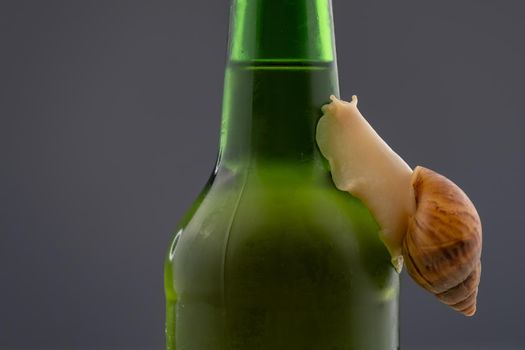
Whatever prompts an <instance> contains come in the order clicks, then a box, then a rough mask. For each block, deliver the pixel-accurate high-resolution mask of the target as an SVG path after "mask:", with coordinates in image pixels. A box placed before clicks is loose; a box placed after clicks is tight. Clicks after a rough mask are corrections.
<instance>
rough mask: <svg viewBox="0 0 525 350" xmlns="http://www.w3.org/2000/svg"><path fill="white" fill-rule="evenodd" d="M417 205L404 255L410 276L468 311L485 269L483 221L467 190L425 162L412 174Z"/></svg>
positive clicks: (472, 310) (473, 304)
mask: <svg viewBox="0 0 525 350" xmlns="http://www.w3.org/2000/svg"><path fill="white" fill-rule="evenodd" d="M412 186H413V188H414V194H415V200H416V210H415V213H414V215H413V216H411V217H410V218H409V222H408V228H407V233H406V235H405V238H404V240H403V248H402V249H403V257H404V259H405V264H406V266H407V270H408V273H409V274H410V276H411V277H412V278H413V279H414V280H415V281H416V282H417V283H418V284H419V285H420V286H422V287H423V288H425V289H427V290H428V291H430V292H431V293H433V294H434V295H436V296H437V297H438V298H439V299H440V300H441V301H442V302H443V303H445V304H447V305H449V306H450V307H452V308H453V309H455V310H457V311H459V312H461V313H463V314H464V315H466V316H472V315H474V313H475V312H476V299H477V294H478V285H479V282H480V274H481V247H482V236H481V231H482V229H481V221H480V218H479V215H478V213H477V211H476V208H475V207H474V205H473V204H472V202H471V201H470V199H469V198H468V197H467V195H466V194H465V193H464V192H463V191H462V190H461V189H460V188H459V187H458V186H457V185H456V184H454V183H453V182H452V181H450V180H449V179H447V178H446V177H444V176H442V175H440V174H438V173H436V172H434V171H432V170H430V169H427V168H424V167H417V168H416V169H415V170H414V173H413V175H412Z"/></svg>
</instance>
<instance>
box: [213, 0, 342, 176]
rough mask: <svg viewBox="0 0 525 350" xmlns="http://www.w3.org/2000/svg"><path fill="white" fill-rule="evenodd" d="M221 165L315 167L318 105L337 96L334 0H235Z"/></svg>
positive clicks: (318, 161) (318, 162) (318, 160)
mask: <svg viewBox="0 0 525 350" xmlns="http://www.w3.org/2000/svg"><path fill="white" fill-rule="evenodd" d="M229 43H230V45H229V59H228V64H227V67H226V74H225V85H224V100H223V115H222V127H221V147H220V163H221V164H229V165H230V166H234V167H237V166H241V167H242V166H247V165H249V166H250V167H251V168H254V167H259V166H269V165H278V166H286V167H292V166H294V165H299V166H301V167H304V166H311V165H314V166H318V167H321V168H322V164H323V158H322V156H321V154H320V153H319V151H318V148H317V145H316V143H315V129H316V125H317V122H318V120H319V118H320V117H321V106H322V105H323V104H325V103H327V102H329V96H330V95H331V94H334V95H339V86H338V77H337V64H336V59H335V56H336V55H335V42H334V35H333V23H332V11H331V0H294V1H282V0H233V6H232V11H231V23H230V42H229Z"/></svg>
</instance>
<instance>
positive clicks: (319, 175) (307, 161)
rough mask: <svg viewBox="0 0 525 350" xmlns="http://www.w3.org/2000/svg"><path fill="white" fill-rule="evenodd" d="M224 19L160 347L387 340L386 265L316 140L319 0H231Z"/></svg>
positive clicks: (323, 97) (390, 275) (329, 69)
mask: <svg viewBox="0 0 525 350" xmlns="http://www.w3.org/2000/svg"><path fill="white" fill-rule="evenodd" d="M281 5H282V6H281ZM281 7H282V10H283V11H285V12H286V11H287V12H286V13H289V12H290V11H292V12H293V14H294V15H293V16H291V17H290V19H289V20H288V22H286V23H284V21H286V16H283V15H282V14H275V11H276V10H277V9H279V8H281ZM270 9H271V10H272V11H273V12H271V13H274V14H275V16H270V15H269V13H270V12H269V11H270ZM246 18H251V19H252V20H251V21H248V20H246ZM290 22H291V23H290ZM289 26H292V28H295V30H290V31H288V30H284V29H283V28H288V27H289ZM267 27H268V28H267ZM321 27H322V28H321ZM231 28H233V29H232V31H231V36H232V39H231V40H232V41H231V45H230V47H231V48H232V49H231V50H230V53H231V57H230V60H229V62H228V66H227V68H226V74H225V90H224V101H223V116H222V118H223V124H222V130H221V145H220V155H219V160H218V164H217V167H216V170H215V171H214V173H213V175H212V177H211V179H210V181H209V182H208V184H207V185H206V187H205V189H204V190H203V192H202V194H201V195H200V196H199V198H198V199H197V200H196V202H195V203H194V205H193V207H192V208H191V209H190V210H189V212H188V214H187V215H186V217H185V218H184V219H183V220H182V222H181V224H180V228H179V229H178V230H177V232H176V234H175V235H174V238H173V241H172V243H171V246H170V249H169V253H168V255H167V259H166V267H165V286H166V297H167V304H166V335H167V348H168V349H170V350H183V349H184V350H222V349H243V350H252V349H261V350H263V349H264V350H270V349H271V350H280V349H283V350H285V349H286V350H296V349H297V350H299V349H301V350H308V349H312V350H313V349H316V350H318V349H327V350H328V349H329V350H343V349H344V350H349V349H354V350H368V349H369V350H394V349H397V348H398V288H399V280H398V275H397V274H396V273H395V271H394V269H393V268H392V266H391V265H390V257H389V254H388V252H387V250H386V248H385V247H384V245H383V244H382V243H381V241H380V240H379V236H378V226H377V224H376V222H375V221H374V219H373V217H372V216H371V214H370V212H369V211H368V210H367V209H366V208H365V206H364V205H363V204H362V203H361V202H360V201H358V200H357V199H355V198H354V197H352V196H350V195H348V194H347V193H346V192H340V191H338V190H337V189H336V188H335V187H334V185H333V183H332V180H331V178H330V174H329V171H328V170H327V167H326V164H325V163H324V160H323V158H322V156H321V155H320V153H319V151H318V149H317V146H316V144H315V127H316V124H317V121H318V119H319V117H320V116H321V111H320V107H321V106H322V105H323V104H324V103H326V102H328V97H329V96H330V94H336V95H337V94H338V81H337V69H336V63H335V60H334V59H333V58H334V57H335V53H334V46H333V30H332V24H331V9H330V2H329V1H307V0H304V1H277V0H273V1H271V0H260V1H241V0H238V1H236V2H234V6H233V7H232V25H231ZM279 28H281V29H280V30H279ZM267 32H271V33H273V34H271V35H270V34H260V33H267ZM278 32H282V33H283V34H282V36H279V35H278V34H277V33H278ZM253 33H256V34H253ZM247 37H248V38H247ZM282 40H284V41H282ZM238 42H239V43H238ZM285 42H287V43H289V46H290V47H289V48H288V49H287V51H286V50H285V49H284V46H283V45H284V43H285ZM294 44H296V46H295V47H293V46H294ZM243 47H244V48H245V49H243ZM254 48H257V49H254ZM283 50H284V51H283ZM283 52H285V53H287V55H288V57H283V55H282V53H283ZM386 176H388V175H386Z"/></svg>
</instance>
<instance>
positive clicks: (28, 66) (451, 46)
mask: <svg viewBox="0 0 525 350" xmlns="http://www.w3.org/2000/svg"><path fill="white" fill-rule="evenodd" d="M334 10H335V18H336V36H337V44H338V56H339V68H340V80H341V87H342V96H344V97H346V98H350V96H351V95H352V94H353V93H358V94H359V97H360V106H361V110H362V111H363V113H364V114H365V115H366V116H367V117H368V119H369V120H370V121H371V123H372V124H373V125H374V126H375V127H376V129H377V130H378V132H379V133H380V134H381V135H383V136H384V138H385V139H386V140H387V141H388V142H389V143H390V144H391V145H392V146H393V147H394V149H396V150H397V151H398V152H399V153H400V154H402V155H403V156H404V157H405V159H406V160H407V161H409V163H410V164H411V165H417V164H422V165H426V166H428V167H431V168H433V169H436V170H438V171H440V172H442V173H444V174H447V175H448V176H449V177H450V178H452V179H453V180H454V181H456V182H457V183H458V184H460V185H461V186H462V187H463V188H464V189H465V190H466V192H467V193H468V194H469V195H470V196H471V198H472V199H473V201H474V202H475V203H476V204H477V207H478V210H479V212H480V214H481V216H482V219H483V224H484V254H483V276H482V284H481V290H480V295H479V311H478V313H477V315H476V316H475V317H474V318H472V319H467V318H465V317H463V316H461V315H458V314H456V313H454V312H452V311H450V310H448V309H447V308H446V307H445V306H443V305H441V304H440V303H438V302H437V301H436V300H434V299H433V298H432V297H431V296H430V295H429V294H427V293H426V292H424V291H422V290H421V289H420V288H419V287H417V286H416V285H415V284H414V283H413V282H412V281H411V280H409V279H408V278H407V276H406V274H404V276H403V281H402V282H403V283H402V296H401V337H402V345H403V349H429V348H432V349H437V348H441V349H452V348H453V347H452V345H454V348H455V349H456V348H459V347H461V346H465V347H467V346H468V347H471V348H473V349H480V348H481V347H482V346H483V347H486V348H490V347H492V348H494V349H499V350H501V349H503V348H505V347H506V346H508V347H509V348H515V349H524V348H525V331H524V330H523V324H524V317H523V312H524V311H525V309H524V307H525V298H524V297H523V295H524V293H525V281H524V271H525V269H524V267H525V263H524V262H523V260H522V259H523V258H522V257H523V250H524V247H523V244H524V243H525V235H524V233H523V228H524V227H525V219H524V218H525V215H524V213H523V207H524V204H523V203H524V201H523V198H524V197H525V186H523V179H524V170H525V165H524V155H523V153H524V150H525V147H524V146H525V141H524V139H523V133H524V131H525V130H524V129H525V121H524V119H525V118H524V117H523V111H524V107H523V102H524V100H525V89H524V84H525V64H524V62H525V40H524V35H525V17H524V14H525V6H524V4H523V1H510V0H500V1H496V0H491V1H489V0H485V1H482V0H477V1H474V0H462V1H458V0H439V1H421V0H411V1H402V0H397V1H392V0H381V1H379V0H377V1H371V0H351V1H350V0H346V1H344V0H334ZM227 19H228V1H226V0H220V1H217V0H201V1H193V0H191V1H190V0H188V1H179V0H177V1H175V0H172V1H153V0H148V1H130V0H126V1H124V0H122V1H115V0H112V1H110V0H104V1H87V0H86V1H72V0H67V1H66V0H64V1H52V0H48V1H37V0H34V1H23V0H16V1H14V0H13V1H6V0H1V1H0V161H1V163H0V164H1V165H0V348H5V349H7V348H24V349H36V348H53V349H57V348H68V349H90V348H92V349H98V348H104V349H121V348H122V349H140V348H142V349H159V350H160V349H161V348H162V346H163V317H164V316H163V314H164V313H163V305H164V301H163V291H162V262H163V255H164V251H165V248H166V247H167V241H168V238H169V234H170V231H171V230H172V229H173V228H174V227H175V225H176V223H177V220H178V219H179V218H180V217H181V215H182V214H183V212H184V210H185V209H186V208H188V206H189V205H190V203H191V202H192V200H193V199H194V198H195V197H196V195H197V193H198V192H199V190H200V188H201V186H202V185H203V184H204V182H205V181H206V179H207V177H208V175H209V173H210V171H211V169H212V166H213V164H214V160H215V156H216V153H217V143H218V135H219V132H218V128H219V123H220V110H221V98H222V96H221V94H222V80H223V68H224V64H225V57H226V56H225V55H226V37H227V24H228V21H227Z"/></svg>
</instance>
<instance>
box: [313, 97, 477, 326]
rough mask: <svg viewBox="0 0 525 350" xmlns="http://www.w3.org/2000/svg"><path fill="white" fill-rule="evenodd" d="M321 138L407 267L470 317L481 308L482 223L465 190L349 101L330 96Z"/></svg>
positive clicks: (336, 170)
mask: <svg viewBox="0 0 525 350" xmlns="http://www.w3.org/2000/svg"><path fill="white" fill-rule="evenodd" d="M330 99H331V100H332V102H331V103H330V104H327V105H325V106H323V108H322V110H323V113H324V115H323V117H322V118H321V119H320V121H319V124H318V126H317V135H316V138H317V143H318V145H319V148H320V150H321V152H322V154H323V155H324V156H325V157H326V159H327V160H328V162H329V163H330V168H331V171H332V178H333V180H334V183H335V185H336V186H337V188H338V189H340V190H343V191H347V192H349V193H351V194H352V195H354V196H355V197H357V198H359V199H361V200H362V201H363V202H364V203H365V205H367V207H368V208H369V209H370V211H371V212H372V213H373V215H374V217H375V218H376V220H377V222H378V224H379V226H380V228H381V231H380V237H381V239H382V240H383V242H384V243H385V245H386V247H387V248H388V250H389V252H390V254H391V256H392V264H393V265H394V267H395V268H396V270H397V271H401V267H402V266H403V261H404V262H405V264H406V266H407V270H408V273H409V274H410V276H411V277H412V278H413V279H414V280H415V281H416V282H417V283H418V284H419V285H420V286H422V287H424V288H425V289H427V290H429V291H430V292H432V293H433V294H435V295H436V296H437V297H438V298H439V299H440V300H441V301H442V302H444V303H445V304H447V305H450V306H451V307H452V308H454V309H455V310H457V311H460V312H462V313H463V314H465V315H467V316H471V315H473V314H474V313H475V312H476V297H477V291H478V285H479V280H480V272H481V262H480V258H481V222H480V219H479V216H478V213H477V211H476V209H475V207H474V205H473V204H472V202H471V201H470V200H469V198H468V197H467V196H466V195H465V193H464V192H463V191H462V190H461V189H460V188H459V187H458V186H456V185H455V184H454V183H453V182H452V181H450V180H449V179H447V178H445V177H444V176H442V175H439V174H437V173H436V172H434V171H432V170H429V169H426V168H423V167H419V166H418V167H416V168H415V169H414V171H412V169H411V168H410V167H409V166H408V165H407V163H406V162H405V161H404V160H403V159H402V158H401V157H399V156H398V155H397V154H396V153H395V152H394V151H393V150H392V149H391V148H390V147H389V146H388V145H387V144H386V143H385V142H384V141H383V139H381V137H380V136H379V135H378V134H377V133H376V132H375V131H374V129H373V128H372V127H371V126H370V124H368V122H367V121H366V119H365V118H364V117H363V116H362V115H361V113H360V112H359V110H358V109H357V97H356V96H353V97H352V101H351V102H345V101H341V100H338V99H337V98H336V97H334V96H331V97H330Z"/></svg>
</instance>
